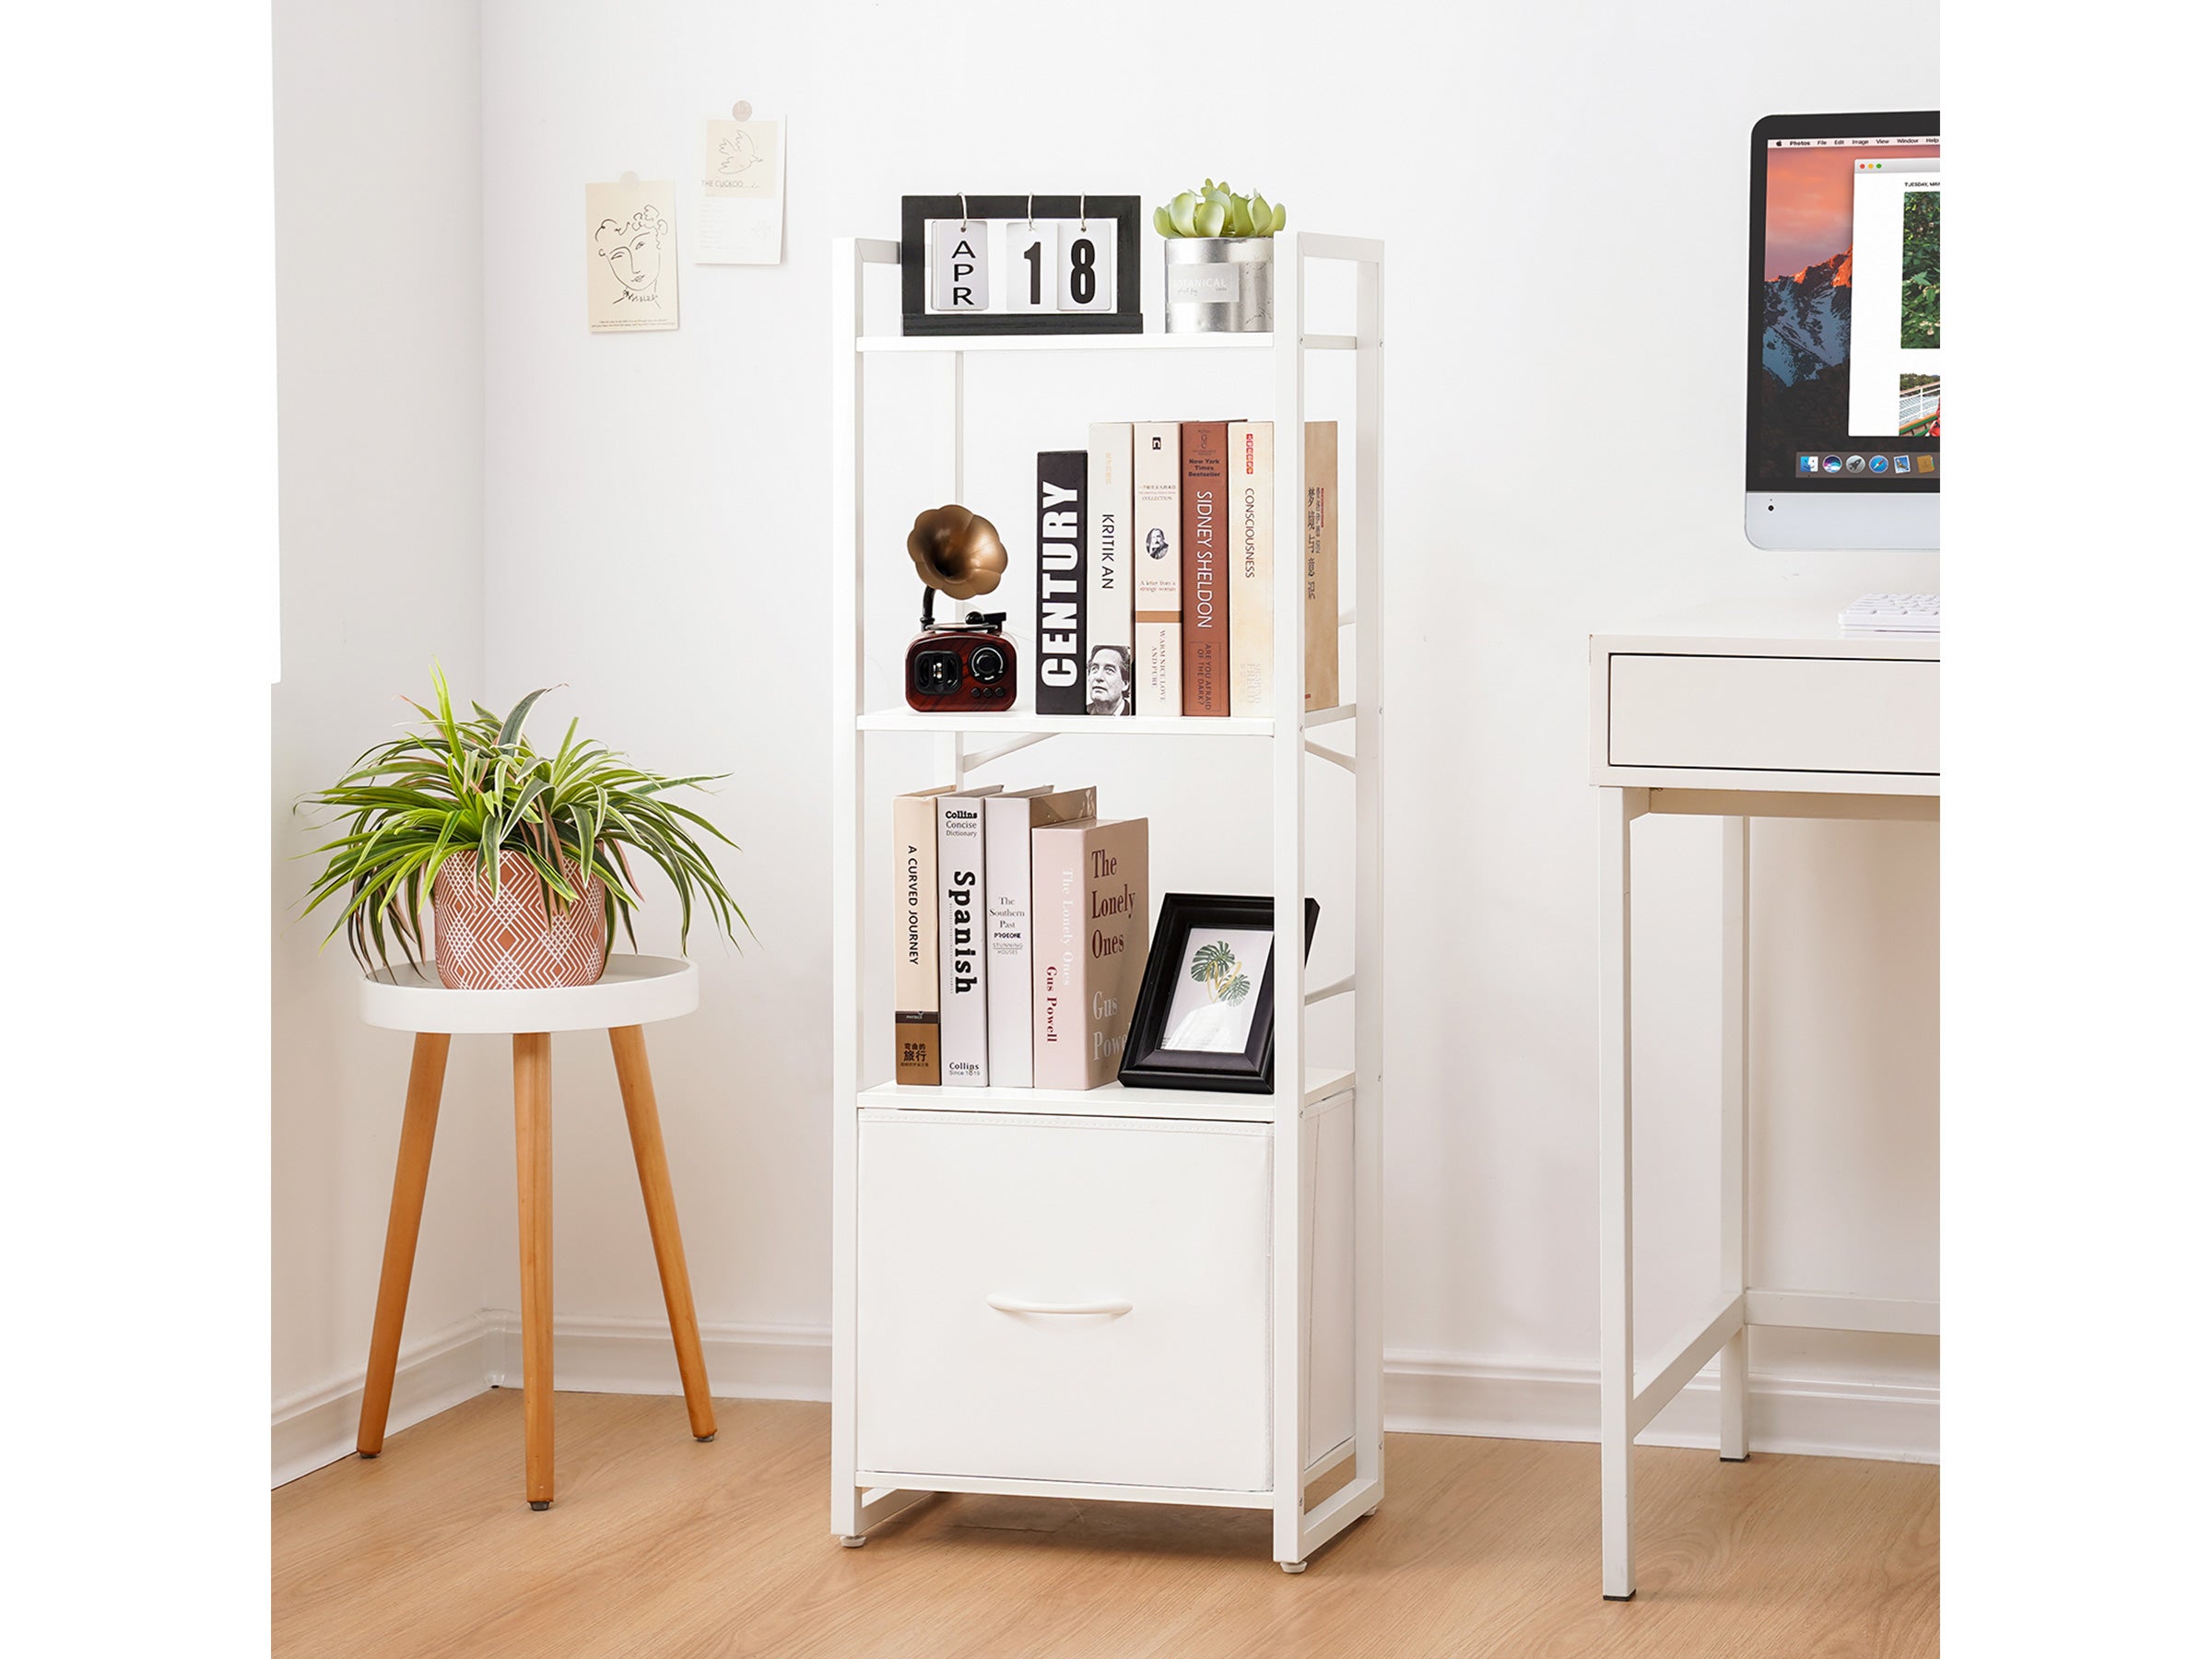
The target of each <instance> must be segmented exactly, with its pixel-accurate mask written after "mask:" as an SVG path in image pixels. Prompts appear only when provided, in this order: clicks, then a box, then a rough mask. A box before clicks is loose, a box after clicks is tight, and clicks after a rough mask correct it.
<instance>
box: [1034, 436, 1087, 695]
mask: <svg viewBox="0 0 2212 1659" xmlns="http://www.w3.org/2000/svg"><path fill="white" fill-rule="evenodd" d="M1089 468H1090V457H1089V456H1088V454H1086V453H1084V452H1083V451H1081V450H1043V451H1040V452H1039V453H1038V456H1037V712H1038V713H1040V714H1080V713H1082V712H1083V662H1084V657H1085V655H1086V653H1085V649H1084V647H1085V640H1084V627H1083V605H1084V599H1085V596H1086V595H1085V594H1084V580H1085V579H1084V573H1083V496H1084V491H1085V489H1086V488H1087V486H1088V478H1087V477H1086V475H1087V474H1088V471H1089Z"/></svg>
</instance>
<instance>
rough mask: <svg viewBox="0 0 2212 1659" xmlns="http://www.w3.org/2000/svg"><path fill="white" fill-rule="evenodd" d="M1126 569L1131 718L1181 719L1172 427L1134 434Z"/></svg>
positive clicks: (1178, 451)
mask: <svg viewBox="0 0 2212 1659" xmlns="http://www.w3.org/2000/svg"><path fill="white" fill-rule="evenodd" d="M1135 449H1136V457H1135V465H1133V466H1132V467H1131V468H1130V476H1131V477H1132V479H1133V481H1134V483H1135V504H1134V505H1135V512H1134V516H1133V517H1132V519H1131V521H1130V526H1129V533H1130V534H1129V562H1130V565H1131V567H1132V569H1134V570H1135V572H1136V576H1135V582H1134V584H1133V590H1134V593H1135V602H1136V712H1138V713H1139V714H1180V713H1182V428H1181V427H1179V426H1178V425H1177V424H1176V423H1175V422H1174V421H1172V420H1147V421H1140V422H1139V423H1138V424H1137V427H1136V429H1135Z"/></svg>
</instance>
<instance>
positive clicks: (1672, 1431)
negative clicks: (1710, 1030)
mask: <svg viewBox="0 0 2212 1659" xmlns="http://www.w3.org/2000/svg"><path fill="white" fill-rule="evenodd" d="M699 1334H700V1346H701V1347H704V1348H705V1349H706V1357H707V1375H708V1377H709V1378H710V1379H712V1382H713V1387H714V1393H715V1394H717V1395H718V1396H720V1397H723V1398H725V1399H748V1400H827V1399H828V1398H829V1397H830V1332H829V1329H828V1327H826V1326H820V1325H750V1324H724V1325H701V1326H700V1333H699ZM521 1335H522V1321H521V1319H520V1317H519V1316H518V1315H516V1314H514V1313H512V1312H506V1311H504V1310H500V1309H488V1310H486V1311H485V1312H482V1313H478V1314H477V1315H475V1316H473V1317H471V1318H469V1319H465V1320H463V1321H461V1322H460V1323H459V1324H455V1325H453V1326H451V1327H449V1328H448V1329H446V1330H444V1331H441V1332H440V1333H439V1334H438V1335H434V1336H432V1337H430V1338H429V1340H427V1341H425V1342H423V1343H422V1344H420V1345H419V1346H418V1347H410V1348H407V1349H406V1350H405V1351H403V1352H402V1353H401V1355H400V1362H399V1374H398V1378H397V1380H396V1381H395V1382H394V1385H393V1390H392V1419H391V1429H392V1430H394V1431H396V1430H401V1429H405V1428H406V1427H407V1426H408V1425H410V1424H412V1423H418V1422H420V1421H422V1419H423V1418H427V1417H431V1416H434V1415H436V1414H437V1413H438V1412H441V1411H443V1410H445V1409H446V1408H447V1407H449V1406H457V1405H459V1404H460V1403H461V1402H462V1401H463V1400H465V1399H468V1398H470V1397H471V1396H473V1395H476V1394H481V1393H483V1392H484V1390H486V1389H487V1388H499V1387H509V1388H519V1387H520V1386H521V1385H522V1380H523V1364H522V1347H521ZM553 1374H554V1376H555V1377H557V1378H558V1379H559V1387H560V1388H562V1389H563V1390H567V1391H571V1392H574V1393H579V1394H680V1393H682V1392H683V1386H682V1383H681V1382H680V1381H679V1380H678V1378H677V1373H676V1350H675V1348H674V1347H672V1346H671V1345H670V1343H669V1340H668V1326H667V1323H666V1322H665V1320H657V1319H588V1318H556V1319H555V1320H554V1322H553ZM1938 1394H1939V1391H1938V1390H1937V1389H1936V1388H1935V1387H1933V1386H1924V1385H1916V1384H1912V1383H1871V1382H1839V1381H1833V1380H1830V1379H1824V1378H1807V1377H1783V1376H1770V1375H1765V1374H1762V1373H1759V1372H1756V1371H1755V1372H1753V1373H1752V1377H1751V1444H1752V1449H1753V1450H1754V1451H1762V1452H1780V1453H1799V1454H1805V1455H1811V1456H1822V1457H1871V1458H1879V1459H1882V1460H1884V1461H1887V1462H1892V1463H1935V1461H1936V1460H1937V1459H1936V1451H1937V1446H1938V1435H1937V1417H1938V1412H1937V1406H1938ZM1382 1407H1383V1413H1382V1415H1383V1423H1384V1425H1385V1426H1386V1427H1387V1428H1389V1429H1391V1430H1394V1431H1396V1432H1400V1433H1408V1434H1476V1435H1488V1436H1493V1437H1497V1438H1500V1439H1505V1440H1557V1441H1594V1440H1595V1439H1596V1438H1597V1368H1596V1367H1595V1366H1581V1365H1557V1364H1551V1363H1548V1362H1546V1361H1539V1360H1531V1361H1496V1360H1485V1359H1466V1358H1465V1357H1463V1356H1459V1355H1453V1354H1423V1353H1409V1352H1398V1353H1389V1354H1385V1355H1384V1356H1383V1363H1382ZM360 1409H361V1379H360V1378H359V1376H355V1377H352V1378H350V1379H347V1380H344V1381H341V1382H335V1383H332V1384H330V1385H329V1386H328V1387H324V1388H320V1389H313V1390H309V1391H307V1392H305V1393H302V1394H293V1395H290V1396H288V1398H286V1399H283V1400H279V1401H277V1405H276V1408H275V1411H274V1412H273V1414H272V1419H271V1425H270V1436H269V1439H270V1462H271V1484H273V1485H277V1486H281V1485H283V1484H284V1483H285V1482H286V1481H288V1480H293V1479H297V1478H298V1477H300V1476H301V1475H304V1474H306V1473H307V1472H308V1471H309V1470H311V1469H318V1468H321V1467H322V1466H323V1465H324V1464H328V1463H335V1462H336V1461H337V1460H338V1459H339V1458H341V1457H345V1456H347V1455H348V1454H350V1453H351V1452H352V1451H353V1442H354V1430H355V1427H356V1425H357V1423H358V1421H359V1417H360ZM1639 1438H1640V1440H1641V1443H1643V1444H1645V1445H1653V1446H1703V1447H1717V1446H1718V1445H1719V1444H1720V1427H1719V1401H1718V1396H1717V1385H1716V1384H1715V1383H1714V1382H1713V1381H1712V1378H1711V1377H1710V1376H1700V1377H1699V1378H1697V1379H1695V1380H1694V1381H1692V1382H1691V1383H1690V1384H1689V1386H1688V1387H1687V1388H1685V1389H1684V1390H1683V1391H1682V1393H1681V1394H1680V1395H1679V1396H1677V1398H1676V1399H1675V1400H1674V1401H1672V1402H1671V1403H1670V1404H1669V1405H1668V1406H1667V1407H1666V1409H1665V1411H1662V1412H1661V1413H1660V1414H1659V1416H1658V1417H1657V1418H1655V1419H1654V1420H1653V1423H1652V1426H1651V1427H1650V1428H1649V1429H1647V1430H1644V1432H1643V1433H1642V1435H1641V1437H1639Z"/></svg>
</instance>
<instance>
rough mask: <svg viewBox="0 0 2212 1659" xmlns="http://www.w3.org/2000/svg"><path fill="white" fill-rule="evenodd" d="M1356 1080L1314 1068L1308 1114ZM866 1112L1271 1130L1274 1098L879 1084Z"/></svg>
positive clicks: (1113, 1086)
mask: <svg viewBox="0 0 2212 1659" xmlns="http://www.w3.org/2000/svg"><path fill="white" fill-rule="evenodd" d="M1351 1087H1352V1074H1351V1073H1350V1072H1349V1071H1347V1070H1346V1069H1345V1068H1344V1067H1342V1066H1312V1067H1309V1068H1308V1069H1307V1072H1306V1094H1305V1101H1304V1105H1305V1107H1306V1108H1307V1109H1308V1110H1311V1109H1312V1108H1313V1107H1315V1106H1318V1105H1320V1104H1322V1103H1323V1102H1324V1101H1325V1100H1333V1099H1335V1097H1336V1096H1338V1095H1340V1094H1346V1093H1348V1092H1350V1090H1351ZM860 1104H861V1105H862V1106H864V1107H892V1108H900V1109H904V1110H907V1111H922V1112H1039V1113H1043V1114H1046V1115H1048V1116H1055V1117H1127V1118H1205V1119H1208V1120H1218V1121H1223V1122H1233V1123H1246V1124H1271V1123H1273V1122H1274V1121H1275V1110H1276V1107H1275V1097H1274V1096H1273V1095H1264V1094H1218V1093H1214V1092H1212V1091H1210V1090H1207V1089H1200V1088H1123V1087H1122V1086H1121V1085H1120V1084H1119V1083H1109V1084H1106V1085H1105V1086H1104V1087H1103V1088H915V1087H913V1086H912V1085H904V1084H898V1083H879V1084H877V1086H876V1087H875V1088H864V1089H862V1090H861V1091H860Z"/></svg>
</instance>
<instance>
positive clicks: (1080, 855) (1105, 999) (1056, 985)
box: [1030, 818, 1152, 1089]
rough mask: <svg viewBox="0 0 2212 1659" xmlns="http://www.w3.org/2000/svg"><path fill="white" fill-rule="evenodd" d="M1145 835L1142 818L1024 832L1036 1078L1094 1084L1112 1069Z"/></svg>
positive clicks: (1139, 958)
mask: <svg viewBox="0 0 2212 1659" xmlns="http://www.w3.org/2000/svg"><path fill="white" fill-rule="evenodd" d="M1148 835H1149V829H1148V826H1147V822H1146V820H1145V819H1143V818H1109V819H1104V820H1100V821H1094V822H1091V823H1088V824H1062V825H1059V826H1056V827H1053V828H1050V829H1043V830H1035V831H1033V832H1032V833H1031V835H1030V857H1031V859H1032V861H1033V863H1034V865H1035V870H1034V877H1033V878H1034V881H1035V884H1036V890H1035V898H1034V906H1035V915H1036V926H1037V971H1036V988H1035V1003H1036V1011H1035V1015H1034V1021H1033V1024H1034V1047H1035V1052H1036V1062H1035V1072H1036V1078H1037V1083H1036V1087H1038V1088H1068V1089H1086V1088H1099V1087H1100V1086H1101V1085H1103V1084H1107V1083H1111V1082H1112V1081H1113V1079H1114V1077H1115V1075H1116V1074H1117V1073H1118V1072H1119V1071H1120V1070H1121V1064H1122V1050H1123V1049H1124V1047H1125V1046H1126V1044H1127V1042H1128V1040H1129V1019H1130V1016H1131V1014H1132V1013H1133V1012H1134V1010H1135V1004H1136V992H1137V987H1138V985H1139V983H1140V982H1142V980H1143V978H1144V970H1145V941H1146V936H1147V931H1148V928H1149V925H1150V918H1151V913H1152V912H1151V900H1150V895H1149V884H1148V879H1147V865H1148V863H1149V845H1148Z"/></svg>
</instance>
